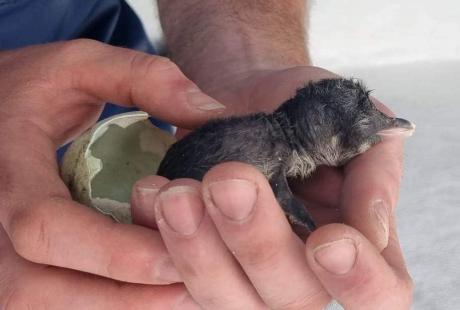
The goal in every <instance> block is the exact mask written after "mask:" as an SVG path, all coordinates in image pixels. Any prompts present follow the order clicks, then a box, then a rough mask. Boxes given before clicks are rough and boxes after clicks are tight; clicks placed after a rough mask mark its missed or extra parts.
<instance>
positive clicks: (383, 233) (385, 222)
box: [373, 200, 390, 248]
mask: <svg viewBox="0 0 460 310" xmlns="http://www.w3.org/2000/svg"><path fill="white" fill-rule="evenodd" d="M373 210H374V214H375V217H376V218H377V222H378V229H379V230H380V234H379V237H380V238H381V240H382V247H383V248H386V246H387V245H388V237H389V234H390V229H389V225H390V223H389V221H390V218H389V217H390V216H389V214H388V208H387V206H386V204H385V203H384V202H383V200H377V201H375V202H374V204H373Z"/></svg>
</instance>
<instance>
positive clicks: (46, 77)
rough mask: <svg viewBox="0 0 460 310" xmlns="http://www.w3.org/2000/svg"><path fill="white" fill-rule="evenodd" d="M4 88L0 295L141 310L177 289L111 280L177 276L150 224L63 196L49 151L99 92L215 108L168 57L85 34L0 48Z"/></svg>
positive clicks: (179, 113)
mask: <svg viewBox="0 0 460 310" xmlns="http://www.w3.org/2000/svg"><path fill="white" fill-rule="evenodd" d="M0 97H1V98H2V100H1V102H0V222H1V226H2V227H3V229H4V230H3V229H1V231H0V239H1V244H2V247H1V251H0V253H1V259H0V262H1V263H0V264H1V267H0V304H1V305H2V306H4V305H7V306H4V307H5V309H30V308H33V309H39V308H46V309H63V308H66V309H107V308H109V309H126V308H129V309H138V308H141V307H142V306H144V307H148V306H154V305H155V304H156V303H157V302H161V301H162V300H163V299H167V303H166V304H165V305H172V304H174V303H175V302H178V299H181V298H184V296H185V295H184V294H186V292H185V291H184V289H183V287H182V286H181V285H176V286H170V287H171V289H170V290H169V291H168V292H169V293H163V292H164V290H163V289H162V288H159V287H147V286H139V285H134V284H121V283H119V282H117V281H114V280H119V281H124V282H132V283H143V284H166V283H171V282H178V281H180V278H179V276H178V275H177V272H176V270H175V268H174V267H173V264H172V262H171V259H170V256H169V254H168V253H167V252H166V249H165V247H164V244H163V242H162V241H161V238H160V236H159V234H158V233H157V232H154V231H152V230H149V229H146V228H143V227H139V226H134V225H121V224H117V223H114V222H113V221H112V220H110V219H109V218H107V217H105V216H103V215H101V214H98V213H96V212H94V211H93V210H91V209H89V208H87V207H83V206H81V205H80V204H78V203H76V202H74V201H72V200H71V197H70V194H69V192H68V190H67V188H66V187H65V185H64V184H63V182H62V181H61V179H60V177H59V173H58V166H57V163H56V159H55V152H56V149H57V148H58V147H59V146H60V145H62V144H64V143H65V142H67V141H70V140H72V139H73V138H74V137H75V136H77V135H79V134H81V133H82V132H83V131H84V130H85V129H87V128H88V127H89V126H90V125H92V124H93V123H94V122H95V121H96V120H97V118H98V116H99V114H100V112H101V110H102V108H103V103H104V102H105V101H112V102H120V103H123V104H125V105H127V106H134V105H135V106H137V107H139V108H140V109H142V110H144V111H146V112H148V113H150V114H152V115H154V116H156V117H158V118H161V119H163V120H167V121H170V122H172V123H175V124H176V125H181V126H185V127H190V126H194V125H196V124H197V123H200V122H202V121H203V120H204V119H208V118H209V117H212V116H215V115H216V114H217V113H220V111H221V110H222V109H221V108H222V106H221V105H219V104H217V103H216V102H215V101H214V100H213V99H211V98H210V97H208V96H206V95H204V94H203V93H202V92H201V91H200V90H199V89H198V88H197V87H196V86H195V84H193V83H192V82H191V81H190V80H188V79H187V78H185V76H184V75H183V74H182V73H181V72H180V70H179V69H178V68H177V67H176V66H175V65H174V64H173V63H171V62H170V61H168V60H167V59H165V58H162V57H154V56H149V55H146V54H143V53H139V52H135V51H131V50H127V49H122V48H115V47H111V46H108V45H104V44H101V43H97V42H94V41H89V40H77V41H69V42H65V43H57V44H49V45H42V46H34V47H29V48H24V49H18V50H12V51H3V52H1V53H0ZM71 269H72V270H75V271H72V270H71ZM91 274H92V275H91ZM94 275H98V276H102V277H106V278H110V279H113V280H109V279H104V278H102V277H95V276H94ZM75 296H79V297H78V298H75ZM153 297H155V298H153ZM126 305H129V306H128V307H127V306H126ZM1 308H2V309H3V307H1Z"/></svg>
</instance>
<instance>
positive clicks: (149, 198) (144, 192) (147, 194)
mask: <svg viewBox="0 0 460 310" xmlns="http://www.w3.org/2000/svg"><path fill="white" fill-rule="evenodd" d="M158 191H159V189H158V188H154V187H145V186H136V187H135V192H134V199H135V203H136V204H137V205H138V206H140V207H141V208H142V211H145V210H147V209H149V207H152V208H151V210H152V211H153V202H154V201H155V197H156V195H157V194H158Z"/></svg>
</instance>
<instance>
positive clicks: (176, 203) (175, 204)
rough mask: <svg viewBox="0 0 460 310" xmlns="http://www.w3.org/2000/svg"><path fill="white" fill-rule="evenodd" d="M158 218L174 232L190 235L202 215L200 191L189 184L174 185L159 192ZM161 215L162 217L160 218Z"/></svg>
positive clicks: (198, 224)
mask: <svg viewBox="0 0 460 310" xmlns="http://www.w3.org/2000/svg"><path fill="white" fill-rule="evenodd" d="M159 208H160V211H161V212H160V218H159V219H158V221H161V219H162V218H163V219H164V221H165V222H166V224H167V225H168V226H169V227H170V228H171V229H172V230H174V231H175V232H177V233H179V234H181V235H185V236H187V235H192V234H193V233H194V232H196V230H197V229H198V227H199V226H200V223H201V221H202V219H203V216H204V209H203V202H202V200H201V198H200V193H198V191H197V190H196V189H194V188H193V187H190V186H176V187H171V188H169V189H168V190H166V191H164V192H162V193H160V197H159ZM161 217H162V218H161Z"/></svg>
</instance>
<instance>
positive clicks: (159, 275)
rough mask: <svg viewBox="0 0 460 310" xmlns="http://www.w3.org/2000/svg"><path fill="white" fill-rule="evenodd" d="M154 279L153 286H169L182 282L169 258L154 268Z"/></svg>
mask: <svg viewBox="0 0 460 310" xmlns="http://www.w3.org/2000/svg"><path fill="white" fill-rule="evenodd" d="M154 279H155V284H171V283H177V282H181V281H182V278H181V276H180V275H179V272H177V269H176V266H174V263H173V261H172V259H171V258H167V259H165V260H164V261H163V262H161V263H159V264H158V265H157V266H156V268H155V270H154Z"/></svg>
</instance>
